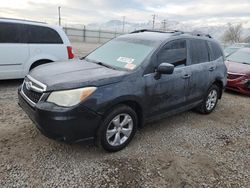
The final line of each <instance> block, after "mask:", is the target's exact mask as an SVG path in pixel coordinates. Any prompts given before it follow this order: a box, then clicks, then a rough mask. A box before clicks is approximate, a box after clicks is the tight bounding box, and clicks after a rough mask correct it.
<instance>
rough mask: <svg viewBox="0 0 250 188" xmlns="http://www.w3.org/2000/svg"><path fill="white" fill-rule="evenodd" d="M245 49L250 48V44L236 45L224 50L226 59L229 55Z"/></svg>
mask: <svg viewBox="0 0 250 188" xmlns="http://www.w3.org/2000/svg"><path fill="white" fill-rule="evenodd" d="M245 47H247V48H248V47H250V44H249V43H235V44H233V45H231V46H229V47H227V48H225V49H224V54H225V56H226V57H228V56H229V55H231V54H233V53H234V52H236V51H238V50H239V49H241V48H245Z"/></svg>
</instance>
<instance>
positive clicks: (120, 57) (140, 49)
mask: <svg viewBox="0 0 250 188" xmlns="http://www.w3.org/2000/svg"><path fill="white" fill-rule="evenodd" d="M155 47H156V43H155V42H153V41H149V40H141V39H137V40H136V39H134V40H132V39H130V40H129V39H126V38H125V39H124V38H120V39H119V38H118V39H114V40H111V41H109V42H107V43H106V44H104V45H103V46H101V47H100V48H97V49H96V50H95V51H94V52H92V53H90V54H89V55H88V56H87V57H86V58H85V59H86V60H87V61H91V62H95V63H99V64H102V65H104V66H107V67H113V68H116V69H123V70H134V69H135V68H136V67H138V66H140V64H141V63H142V62H143V61H144V60H145V58H146V57H147V56H148V55H149V54H150V52H152V50H153V49H154V48H155Z"/></svg>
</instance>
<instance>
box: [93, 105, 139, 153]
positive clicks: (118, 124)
mask: <svg viewBox="0 0 250 188" xmlns="http://www.w3.org/2000/svg"><path fill="white" fill-rule="evenodd" d="M137 124H138V119H137V115H136V113H135V111H134V110H133V109H132V108H130V107H129V106H126V105H121V106H118V107H115V108H114V109H113V110H111V112H110V113H108V115H107V117H106V118H105V120H104V121H103V123H102V125H101V126H100V128H99V130H98V135H97V143H98V145H99V146H101V147H102V148H104V149H105V150H107V151H110V152H115V151H119V150H121V149H123V148H124V147H126V146H127V145H128V144H129V142H130V141H131V140H132V138H133V137H134V135H135V132H136V129H137Z"/></svg>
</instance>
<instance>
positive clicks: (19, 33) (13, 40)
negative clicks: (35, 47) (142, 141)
mask: <svg viewBox="0 0 250 188" xmlns="http://www.w3.org/2000/svg"><path fill="white" fill-rule="evenodd" d="M26 34H27V30H26V26H25V25H24V24H17V23H8V22H0V54H1V57H0V79H11V78H21V77H22V70H23V65H24V64H25V63H26V62H27V60H28V58H29V48H28V44H27V35H26Z"/></svg>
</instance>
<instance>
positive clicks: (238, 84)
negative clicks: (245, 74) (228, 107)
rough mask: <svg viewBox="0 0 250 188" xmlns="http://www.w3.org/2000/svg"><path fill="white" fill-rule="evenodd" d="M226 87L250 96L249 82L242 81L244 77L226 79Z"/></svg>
mask: <svg viewBox="0 0 250 188" xmlns="http://www.w3.org/2000/svg"><path fill="white" fill-rule="evenodd" d="M226 89H229V90H233V91H236V92H239V93H242V94H245V95H248V96H250V83H244V79H240V80H228V81H227V86H226Z"/></svg>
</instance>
